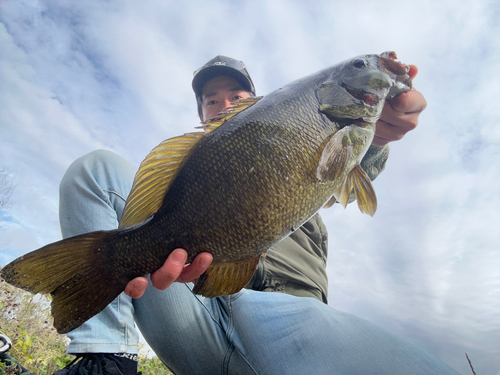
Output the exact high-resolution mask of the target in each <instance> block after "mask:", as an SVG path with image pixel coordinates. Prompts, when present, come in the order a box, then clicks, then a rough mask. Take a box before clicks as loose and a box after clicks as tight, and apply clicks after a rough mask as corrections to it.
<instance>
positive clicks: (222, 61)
mask: <svg viewBox="0 0 500 375" xmlns="http://www.w3.org/2000/svg"><path fill="white" fill-rule="evenodd" d="M222 75H224V76H229V77H233V78H234V79H236V80H237V81H238V82H239V83H240V84H241V85H243V89H245V91H248V92H251V93H252V95H254V96H255V87H254V85H253V82H252V79H251V78H250V75H249V74H248V71H247V69H246V67H245V64H244V63H243V61H239V60H235V59H233V58H231V57H227V56H222V55H218V56H215V57H214V58H213V59H212V60H210V61H208V62H207V63H206V64H205V65H203V66H202V67H201V68H199V69H198V70H196V71H195V72H194V74H193V83H192V86H193V91H194V94H195V95H196V99H200V98H201V90H202V89H203V85H204V84H205V83H206V82H207V81H208V80H210V79H212V78H214V77H217V76H222ZM199 102H200V101H199V100H198V110H200V106H199Z"/></svg>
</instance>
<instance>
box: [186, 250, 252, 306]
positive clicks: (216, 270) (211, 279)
mask: <svg viewBox="0 0 500 375" xmlns="http://www.w3.org/2000/svg"><path fill="white" fill-rule="evenodd" d="M259 259H260V255H259V256H257V257H255V258H251V259H248V260H246V261H241V262H238V263H218V264H212V265H210V267H208V269H207V270H206V271H205V273H204V274H203V275H201V276H200V277H199V278H198V280H197V281H196V284H195V286H194V288H193V293H195V294H201V295H202V296H205V297H210V298H212V297H218V296H225V295H228V294H234V293H237V292H239V291H240V290H241V289H243V288H244V287H245V285H247V284H248V282H249V281H250V279H251V278H252V276H253V273H254V271H255V269H256V268H257V265H258V264H259Z"/></svg>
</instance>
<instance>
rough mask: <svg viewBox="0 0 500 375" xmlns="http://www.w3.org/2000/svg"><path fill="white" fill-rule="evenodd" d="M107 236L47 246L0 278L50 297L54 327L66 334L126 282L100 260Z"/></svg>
mask: <svg viewBox="0 0 500 375" xmlns="http://www.w3.org/2000/svg"><path fill="white" fill-rule="evenodd" d="M108 233H109V232H105V231H99V232H92V233H88V234H83V235H79V236H75V237H71V238H67V239H64V240H61V241H58V242H55V243H52V244H49V245H47V246H44V247H42V248H40V249H38V250H35V251H32V252H31V253H28V254H26V255H23V256H22V257H20V258H18V259H16V260H14V261H13V262H11V263H9V264H8V265H6V266H5V267H4V268H3V269H2V270H1V272H0V275H1V276H2V278H3V279H4V280H5V281H7V282H8V283H10V284H12V285H14V286H16V287H18V288H22V289H25V290H27V291H29V292H32V293H50V294H51V295H52V316H53V317H54V327H55V328H56V329H57V331H58V332H59V333H67V332H69V331H71V330H73V329H75V328H77V327H79V326H80V325H81V324H83V323H84V322H85V321H87V320H88V319H90V318H91V317H93V316H94V315H96V314H98V313H99V312H100V311H102V310H103V309H104V308H105V307H106V306H107V305H108V304H109V303H110V302H111V301H113V299H115V298H116V296H118V295H119V294H120V293H121V292H122V291H123V290H124V289H125V285H126V280H125V281H124V280H123V278H117V277H115V276H114V275H113V274H112V269H111V266H110V265H109V263H108V262H107V261H105V258H103V255H104V253H105V252H106V250H107V249H106V243H105V241H103V240H104V239H105V238H106V236H108ZM124 283H125V284H124Z"/></svg>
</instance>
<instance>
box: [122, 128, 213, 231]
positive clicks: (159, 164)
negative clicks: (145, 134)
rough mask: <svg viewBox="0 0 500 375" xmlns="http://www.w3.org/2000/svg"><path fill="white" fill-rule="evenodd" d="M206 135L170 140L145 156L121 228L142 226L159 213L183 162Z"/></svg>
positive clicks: (197, 133)
mask: <svg viewBox="0 0 500 375" xmlns="http://www.w3.org/2000/svg"><path fill="white" fill-rule="evenodd" d="M204 135H205V133H204V132H195V133H187V134H184V135H181V136H179V137H174V138H170V139H167V140H165V141H163V142H162V143H160V144H159V145H158V146H156V147H155V148H154V149H153V150H152V151H151V152H150V153H149V155H148V156H146V158H145V159H144V161H143V162H142V163H141V166H140V168H139V170H138V171H137V173H136V175H135V178H134V183H133V184H132V190H131V191H130V194H129V196H128V198H127V202H126V204H125V209H124V211H123V216H122V219H121V220H120V226H119V227H120V228H124V227H131V226H134V225H138V224H141V223H142V222H144V221H145V220H147V219H148V218H150V217H151V216H153V215H154V214H155V212H156V211H158V209H159V208H160V207H161V204H162V203H163V198H164V197H165V194H166V193H167V191H168V189H169V187H170V185H171V183H172V181H173V180H174V179H175V176H176V175H177V171H178V170H179V169H180V168H181V167H182V165H183V161H184V160H185V159H186V157H187V156H188V155H189V154H190V152H191V150H192V149H193V147H194V146H195V145H196V144H197V143H198V141H199V140H200V139H201V138H203V137H204Z"/></svg>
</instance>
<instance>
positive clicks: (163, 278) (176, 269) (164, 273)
mask: <svg viewBox="0 0 500 375" xmlns="http://www.w3.org/2000/svg"><path fill="white" fill-rule="evenodd" d="M186 260H187V253H186V251H185V250H183V249H176V250H174V251H172V253H171V254H170V255H169V256H168V258H167V260H166V261H165V264H164V265H163V266H162V267H161V268H160V269H159V270H157V271H156V272H155V273H153V274H152V275H151V282H152V283H153V286H154V287H155V288H157V289H160V290H165V289H167V288H168V287H169V286H170V285H172V283H173V282H174V281H175V280H177V278H178V277H179V275H180V274H181V272H182V270H183V269H184V265H185V264H186Z"/></svg>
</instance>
